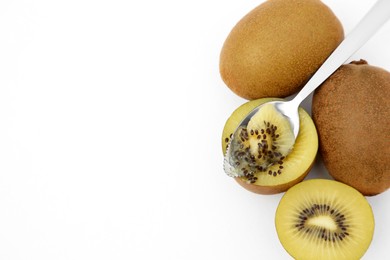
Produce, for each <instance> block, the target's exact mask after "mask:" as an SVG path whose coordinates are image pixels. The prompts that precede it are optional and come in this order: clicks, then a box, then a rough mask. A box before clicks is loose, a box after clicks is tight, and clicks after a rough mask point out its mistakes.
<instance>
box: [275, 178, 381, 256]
mask: <svg viewBox="0 0 390 260" xmlns="http://www.w3.org/2000/svg"><path fill="white" fill-rule="evenodd" d="M275 226H276V230H277V234H278V237H279V240H280V242H281V243H282V245H283V247H284V248H285V249H286V251H287V252H288V253H289V254H290V255H291V256H292V257H293V258H294V259H299V260H313V259H317V260H325V259H328V260H334V259H337V260H358V259H361V257H362V256H363V255H364V253H365V252H366V251H367V249H368V247H369V245H370V244H371V241H372V238H373V233H374V227H375V222H374V216H373V212H372V209H371V206H370V205H369V203H368V202H367V200H366V199H365V197H364V196H363V195H362V194H361V193H360V192H358V191H357V190H356V189H354V188H352V187H350V186H348V185H345V184H343V183H341V182H337V181H334V180H321V179H312V180H308V181H303V182H301V183H299V184H297V185H295V186H294V187H292V188H290V189H289V190H288V191H287V192H286V193H285V194H284V196H283V197H282V199H281V200H280V203H279V205H278V208H277V210H276V216H275Z"/></svg>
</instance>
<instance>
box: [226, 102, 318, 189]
mask: <svg viewBox="0 0 390 260" xmlns="http://www.w3.org/2000/svg"><path fill="white" fill-rule="evenodd" d="M271 100H275V99H270V98H264V99H258V100H252V101H249V102H247V103H245V104H243V105H241V106H240V107H239V108H237V109H236V110H235V111H234V112H233V113H232V115H231V116H230V117H229V118H228V120H227V121H226V123H225V127H224V129H223V132H222V152H223V154H224V155H225V153H226V149H227V148H228V145H229V144H230V143H231V142H230V141H231V138H232V137H233V133H234V132H235V130H236V128H237V127H238V126H239V124H240V122H241V121H242V120H243V119H244V117H245V116H246V115H247V114H248V113H249V112H250V111H252V110H253V109H254V108H255V107H257V106H258V105H261V104H263V103H265V102H267V101H271ZM266 112H268V110H267V111H266ZM269 112H270V115H269V116H267V115H265V117H263V116H262V117H259V118H258V119H256V118H255V117H254V118H252V119H251V121H252V120H254V121H252V122H249V123H248V127H247V129H241V132H240V135H241V136H240V137H241V138H242V139H241V141H242V143H241V144H240V147H239V148H241V150H237V151H236V152H237V153H238V156H241V157H242V158H240V159H241V160H240V161H238V162H237V163H239V165H238V166H237V168H238V169H240V170H241V171H242V172H243V174H240V175H239V176H235V177H234V178H235V180H236V181H237V182H238V183H239V184H240V185H241V186H243V187H244V188H245V189H247V190H249V191H252V192H255V193H259V194H276V193H280V192H283V191H286V190H287V189H288V188H290V187H291V186H293V185H294V184H296V183H298V182H300V181H302V180H303V179H304V178H305V176H306V175H307V174H308V172H309V171H310V169H311V168H312V166H313V164H314V161H315V158H316V154H317V150H318V137H317V131H316V128H315V126H314V123H313V121H312V120H311V118H310V116H309V114H308V113H307V112H306V111H305V110H304V109H303V108H299V117H300V131H299V134H298V136H297V139H296V140H295V143H293V147H292V149H291V147H290V145H291V143H290V142H291V133H290V131H288V130H287V129H286V127H287V126H286V124H287V125H288V122H287V120H286V119H283V120H282V119H280V118H279V117H277V116H274V115H271V113H273V112H272V111H269ZM239 153H241V154H239ZM241 167H242V168H241Z"/></svg>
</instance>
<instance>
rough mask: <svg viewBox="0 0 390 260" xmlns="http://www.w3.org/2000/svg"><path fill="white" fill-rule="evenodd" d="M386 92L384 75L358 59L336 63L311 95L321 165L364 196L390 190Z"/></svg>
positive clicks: (388, 78) (389, 80) (389, 85)
mask: <svg viewBox="0 0 390 260" xmlns="http://www.w3.org/2000/svg"><path fill="white" fill-rule="evenodd" d="M389 96H390V73H389V72H387V71H385V70H383V69H381V68H378V67H374V66H370V65H368V64H367V62H366V61H364V60H360V61H355V62H352V63H351V64H348V65H343V66H341V67H340V68H339V69H338V70H337V71H336V72H335V73H334V74H333V75H332V76H331V77H330V78H329V79H328V80H327V81H325V82H324V84H322V86H321V87H320V88H318V89H317V90H316V91H315V93H314V96H313V104H312V115H313V121H314V124H315V125H316V127H317V131H318V136H319V151H320V154H321V155H322V158H323V161H324V164H325V167H326V168H327V169H328V172H329V174H330V175H331V176H332V177H333V178H334V179H335V180H337V181H340V182H343V183H345V184H348V185H350V186H352V187H354V188H355V189H357V190H359V191H360V192H361V193H362V194H364V195H366V196H374V195H377V194H380V193H382V192H384V191H386V190H387V189H389V188H390V146H389V145H388V141H389V140H390V131H389V125H390V105H389V101H388V98H389ZM354 124H355V126H353V125H354ZM336 137H337V138H336Z"/></svg>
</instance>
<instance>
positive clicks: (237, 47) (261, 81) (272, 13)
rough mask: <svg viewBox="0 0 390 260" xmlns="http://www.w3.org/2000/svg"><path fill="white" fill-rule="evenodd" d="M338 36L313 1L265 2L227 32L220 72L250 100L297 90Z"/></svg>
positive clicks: (326, 12)
mask: <svg viewBox="0 0 390 260" xmlns="http://www.w3.org/2000/svg"><path fill="white" fill-rule="evenodd" d="M343 38H344V33H343V28H342V25H341V24H340V22H339V20H338V19H337V17H336V16H335V15H334V14H333V12H332V11H331V10H330V9H329V8H328V7H327V6H326V5H324V4H323V3H322V2H321V1H319V0H268V1H265V2H264V3H262V4H261V5H259V6H258V7H256V8H255V9H253V10H252V11H251V12H249V13H248V14H247V15H245V16H244V17H243V18H242V19H241V20H240V21H239V22H238V23H237V24H236V25H235V26H234V28H233V29H232V30H231V32H230V34H229V35H228V37H227V39H226V40H225V43H224V45H223V47H222V50H221V54H220V66H219V67H220V74H221V77H222V79H223V81H224V82H225V83H226V85H227V86H228V87H229V88H230V89H231V90H232V91H233V92H234V93H236V94H237V95H239V96H241V97H243V98H245V99H249V100H253V99H259V98H264V97H286V96H289V95H291V94H293V93H296V92H298V91H299V90H300V89H301V88H302V87H303V84H304V83H305V82H306V81H307V80H308V79H309V78H310V76H311V75H312V74H313V73H314V72H315V71H316V70H317V69H318V68H319V67H320V65H321V64H322V63H323V62H324V61H325V59H326V58H327V57H328V56H329V55H330V53H332V51H333V50H334V49H335V48H336V47H337V46H338V44H339V43H340V42H341V41H342V39H343Z"/></svg>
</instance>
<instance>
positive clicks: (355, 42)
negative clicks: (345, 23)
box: [224, 0, 390, 177]
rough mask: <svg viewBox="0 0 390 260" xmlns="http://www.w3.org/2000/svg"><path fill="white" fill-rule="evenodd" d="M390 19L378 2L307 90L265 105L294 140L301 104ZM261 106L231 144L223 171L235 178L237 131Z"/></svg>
mask: <svg viewBox="0 0 390 260" xmlns="http://www.w3.org/2000/svg"><path fill="white" fill-rule="evenodd" d="M389 19H390V0H379V1H377V2H376V3H375V5H374V6H373V7H372V8H371V10H370V11H369V12H368V13H367V14H366V15H365V16H364V18H363V19H362V20H361V21H360V22H359V24H358V25H357V26H356V27H355V29H354V30H353V31H352V32H351V33H350V34H349V35H347V37H346V38H345V39H344V41H342V42H341V43H340V45H339V46H338V47H337V48H336V49H335V50H334V51H333V53H332V54H331V55H330V56H329V57H328V59H327V60H326V61H325V62H324V63H323V64H322V66H321V67H320V68H319V69H318V70H317V72H316V73H315V74H314V75H313V76H312V77H311V79H310V80H309V81H308V82H307V83H306V85H305V87H304V88H303V89H302V90H301V91H300V92H299V93H298V94H297V95H296V96H295V97H294V99H292V100H290V101H272V102H267V103H265V104H273V105H274V107H275V108H276V110H277V111H278V112H280V113H281V114H282V115H283V116H285V117H286V119H287V120H288V121H289V123H290V125H291V129H292V131H293V133H294V137H295V139H296V138H297V136H298V133H299V115H298V107H299V105H300V104H301V102H302V101H303V100H304V99H305V98H306V97H307V96H309V95H310V93H312V92H313V91H314V90H315V89H316V88H318V87H319V86H320V85H321V83H322V82H324V81H325V80H326V79H327V78H328V77H329V76H330V75H331V74H333V72H335V71H336V70H337V69H338V68H339V67H340V66H341V65H342V64H343V63H344V62H345V61H346V60H347V59H348V58H349V57H351V56H352V54H354V53H355V52H356V51H357V50H358V49H360V47H361V46H363V45H364V43H366V42H367V41H368V40H369V39H370V38H371V37H372V36H373V35H374V34H375V33H376V31H377V30H378V29H379V28H380V27H381V26H382V25H383V24H384V23H385V22H386V21H388V20H389ZM265 104H262V105H260V106H258V107H256V108H255V109H254V110H252V111H251V112H250V113H249V114H248V115H247V116H246V117H245V118H244V120H242V121H241V123H240V125H239V126H238V127H237V128H236V130H235V133H234V134H233V137H232V138H231V140H230V142H229V146H228V149H227V150H226V154H225V158H224V170H225V172H226V174H228V175H229V176H232V177H237V176H240V175H239V174H238V171H237V169H236V167H237V166H236V165H235V162H234V160H232V158H233V155H232V154H233V152H234V151H235V147H232V145H231V144H232V141H233V142H234V140H233V139H234V138H237V137H236V133H237V130H238V129H241V128H242V127H246V126H247V125H248V122H249V121H250V119H251V118H252V117H253V115H255V114H256V113H257V112H258V111H259V109H260V108H261V107H262V106H264V105H265Z"/></svg>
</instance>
